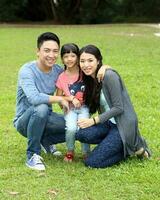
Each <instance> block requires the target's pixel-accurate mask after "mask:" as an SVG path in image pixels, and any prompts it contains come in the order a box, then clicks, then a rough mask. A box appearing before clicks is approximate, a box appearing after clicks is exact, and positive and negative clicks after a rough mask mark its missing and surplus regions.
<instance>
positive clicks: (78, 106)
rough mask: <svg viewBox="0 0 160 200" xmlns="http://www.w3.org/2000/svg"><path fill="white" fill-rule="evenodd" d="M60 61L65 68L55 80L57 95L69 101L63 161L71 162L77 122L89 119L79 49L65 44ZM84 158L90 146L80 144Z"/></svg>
mask: <svg viewBox="0 0 160 200" xmlns="http://www.w3.org/2000/svg"><path fill="white" fill-rule="evenodd" d="M61 59H62V62H63V64H64V67H65V71H64V72H62V73H61V74H60V75H59V77H58V80H57V83H56V86H57V88H58V89H57V95H58V96H59V95H65V96H66V100H68V101H69V107H70V110H69V112H67V113H65V120H66V145H67V153H66V155H65V157H64V161H66V162H72V161H73V158H74V148H75V133H76V131H77V129H78V126H77V120H78V119H81V118H89V111H88V108H87V107H86V106H85V105H84V101H83V93H84V90H85V87H84V84H83V82H82V77H81V75H82V73H81V71H80V68H79V65H78V62H79V48H78V46H77V45H76V44H73V43H70V44H65V45H63V46H62V48H61ZM81 146H82V153H83V156H84V158H85V157H86V156H87V154H88V153H89V152H90V146H89V145H88V144H84V143H82V145H81Z"/></svg>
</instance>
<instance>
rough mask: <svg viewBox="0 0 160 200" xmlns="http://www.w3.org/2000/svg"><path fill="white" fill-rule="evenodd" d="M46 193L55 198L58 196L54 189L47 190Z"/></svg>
mask: <svg viewBox="0 0 160 200" xmlns="http://www.w3.org/2000/svg"><path fill="white" fill-rule="evenodd" d="M48 193H49V194H53V195H55V196H56V195H57V194H58V190H56V189H49V190H48Z"/></svg>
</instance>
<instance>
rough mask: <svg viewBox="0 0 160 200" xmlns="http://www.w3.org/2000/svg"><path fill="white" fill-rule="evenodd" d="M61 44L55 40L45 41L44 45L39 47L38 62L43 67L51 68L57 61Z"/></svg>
mask: <svg viewBox="0 0 160 200" xmlns="http://www.w3.org/2000/svg"><path fill="white" fill-rule="evenodd" d="M58 55H59V46H58V44H57V42H55V41H53V40H48V41H44V42H43V44H42V46H41V47H40V48H39V49H37V56H38V62H39V64H40V66H41V68H43V69H46V70H47V69H48V70H49V69H50V68H51V67H52V66H53V65H54V64H55V63H56V61H57V58H58Z"/></svg>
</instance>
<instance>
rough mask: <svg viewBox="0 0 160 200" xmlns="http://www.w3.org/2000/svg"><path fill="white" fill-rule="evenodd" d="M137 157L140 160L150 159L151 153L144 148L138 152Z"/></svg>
mask: <svg viewBox="0 0 160 200" xmlns="http://www.w3.org/2000/svg"><path fill="white" fill-rule="evenodd" d="M135 155H136V156H137V157H138V158H140V159H143V158H145V159H148V158H149V157H150V155H149V153H148V152H147V151H146V150H145V149H144V148H143V147H141V148H140V149H139V150H138V151H136V152H135Z"/></svg>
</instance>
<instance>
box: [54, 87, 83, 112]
mask: <svg viewBox="0 0 160 200" xmlns="http://www.w3.org/2000/svg"><path fill="white" fill-rule="evenodd" d="M56 95H57V96H63V98H64V99H65V100H66V101H68V102H72V103H73V105H74V107H75V108H79V107H81V103H80V101H79V100H78V99H76V97H75V96H72V95H70V96H64V94H63V90H61V89H59V88H58V89H57V92H56ZM60 107H61V105H60Z"/></svg>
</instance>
